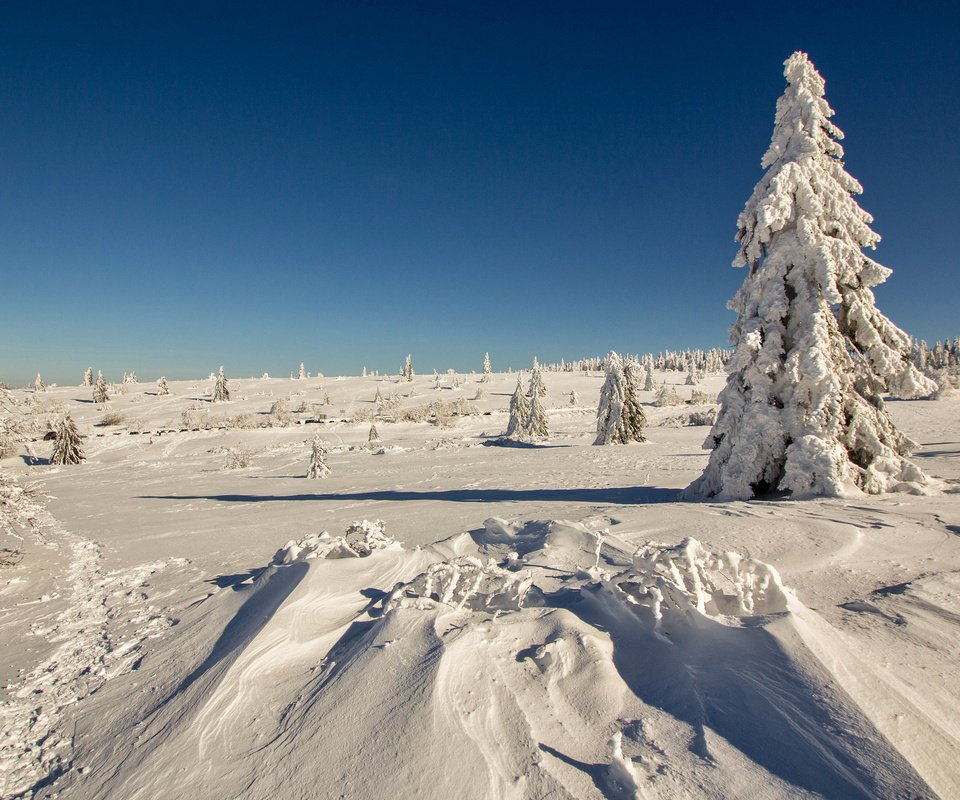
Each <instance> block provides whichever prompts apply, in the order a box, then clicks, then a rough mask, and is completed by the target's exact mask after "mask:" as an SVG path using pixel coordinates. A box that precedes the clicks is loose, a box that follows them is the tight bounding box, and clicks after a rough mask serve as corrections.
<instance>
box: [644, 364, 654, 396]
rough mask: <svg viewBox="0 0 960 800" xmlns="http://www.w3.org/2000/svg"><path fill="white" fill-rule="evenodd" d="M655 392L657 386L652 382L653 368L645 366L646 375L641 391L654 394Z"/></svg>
mask: <svg viewBox="0 0 960 800" xmlns="http://www.w3.org/2000/svg"><path fill="white" fill-rule="evenodd" d="M656 390H657V385H656V384H655V383H654V382H653V366H652V365H650V364H648V365H647V374H646V376H645V377H644V379H643V391H645V392H655V391H656Z"/></svg>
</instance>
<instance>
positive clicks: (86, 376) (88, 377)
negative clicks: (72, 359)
mask: <svg viewBox="0 0 960 800" xmlns="http://www.w3.org/2000/svg"><path fill="white" fill-rule="evenodd" d="M80 385H81V386H93V367H87V368H86V369H85V370H84V371H83V382H82V383H81V384H80Z"/></svg>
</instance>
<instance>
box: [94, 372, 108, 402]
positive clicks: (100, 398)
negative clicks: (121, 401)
mask: <svg viewBox="0 0 960 800" xmlns="http://www.w3.org/2000/svg"><path fill="white" fill-rule="evenodd" d="M109 400H110V395H109V394H107V381H106V379H105V378H104V377H103V373H102V372H101V371H100V370H97V382H96V383H95V384H94V385H93V402H94V403H98V404H100V405H103V404H104V403H106V402H107V401H109Z"/></svg>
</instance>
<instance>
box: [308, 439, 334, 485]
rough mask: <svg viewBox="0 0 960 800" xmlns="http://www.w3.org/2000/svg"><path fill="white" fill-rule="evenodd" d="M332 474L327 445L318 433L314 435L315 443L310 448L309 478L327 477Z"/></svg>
mask: <svg viewBox="0 0 960 800" xmlns="http://www.w3.org/2000/svg"><path fill="white" fill-rule="evenodd" d="M329 474H330V467H328V466H327V445H326V443H325V442H324V441H323V439H322V438H320V434H319V433H317V435H316V436H314V437H313V445H312V446H311V449H310V466H309V467H308V469H307V477H308V478H326V477H327V476H328V475H329Z"/></svg>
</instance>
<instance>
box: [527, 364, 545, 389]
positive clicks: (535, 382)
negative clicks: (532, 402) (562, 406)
mask: <svg viewBox="0 0 960 800" xmlns="http://www.w3.org/2000/svg"><path fill="white" fill-rule="evenodd" d="M546 394H547V387H546V386H544V383H543V373H542V371H541V369H540V362H539V361H537V357H536V356H534V357H533V369H532V371H531V372H530V386H529V388H528V389H527V395H529V396H530V397H533V396H534V395H536V396H537V397H546Z"/></svg>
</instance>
